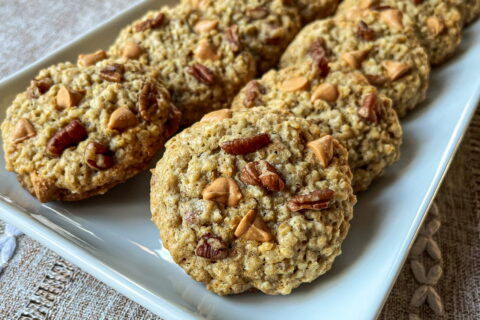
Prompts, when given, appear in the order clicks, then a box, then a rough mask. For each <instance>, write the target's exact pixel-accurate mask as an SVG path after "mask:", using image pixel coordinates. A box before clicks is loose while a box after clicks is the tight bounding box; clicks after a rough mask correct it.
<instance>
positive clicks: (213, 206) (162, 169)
mask: <svg viewBox="0 0 480 320" xmlns="http://www.w3.org/2000/svg"><path fill="white" fill-rule="evenodd" d="M321 159H323V160H327V161H326V162H323V161H322V160H321ZM350 183H351V172H350V169H349V167H348V161H347V151H346V150H345V148H344V147H342V146H341V144H340V143H338V142H337V141H336V140H335V139H334V138H332V137H331V136H322V135H321V133H320V132H319V131H318V127H316V126H312V125H311V124H310V123H309V122H308V121H306V120H303V119H300V118H295V117H291V116H288V115H286V114H285V115H284V114H283V113H280V112H275V111H272V110H270V109H265V108H253V109H250V110H247V111H241V112H233V114H232V111H231V110H228V109H226V110H222V111H217V112H216V113H215V114H213V115H207V116H206V118H205V119H203V121H202V122H199V123H197V124H195V125H193V126H192V127H190V128H187V129H185V130H184V131H183V132H181V133H180V134H178V135H176V136H175V137H174V138H173V139H171V140H170V141H169V142H168V143H167V145H166V151H165V154H164V156H163V158H162V159H161V160H160V161H159V162H158V163H157V167H156V168H155V169H154V170H153V176H152V180H151V193H150V200H151V211H152V215H153V221H154V222H155V224H156V225H157V227H158V228H159V229H160V235H161V238H162V242H163V245H164V246H165V248H166V249H168V250H169V251H170V253H171V255H172V257H173V259H174V261H175V262H176V263H178V264H179V265H180V266H181V267H182V268H183V269H184V270H185V271H186V272H187V273H188V274H189V275H190V276H191V277H192V278H193V279H195V280H197V281H200V282H203V283H205V284H206V286H207V288H208V289H209V290H211V291H213V292H215V293H217V294H219V295H227V294H235V293H241V292H244V291H247V290H253V289H258V290H260V291H262V292H264V293H266V294H289V293H290V292H291V291H292V290H293V289H294V288H296V287H298V286H299V285H300V284H302V283H305V282H311V281H313V280H315V279H316V278H317V277H319V276H320V275H322V274H323V273H325V272H327V271H328V270H329V269H330V268H331V266H332V263H333V260H334V259H335V257H336V256H338V255H339V254H340V253H341V243H342V241H343V240H344V238H345V236H346V234H347V232H348V229H349V221H350V220H351V218H352V207H353V205H354V203H355V202H356V198H355V196H354V195H353V192H352V188H351V185H350Z"/></svg>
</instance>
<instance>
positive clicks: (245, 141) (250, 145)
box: [220, 133, 272, 155]
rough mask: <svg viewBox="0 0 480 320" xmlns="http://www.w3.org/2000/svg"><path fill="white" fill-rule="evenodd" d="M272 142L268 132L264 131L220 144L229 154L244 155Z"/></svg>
mask: <svg viewBox="0 0 480 320" xmlns="http://www.w3.org/2000/svg"><path fill="white" fill-rule="evenodd" d="M270 142H272V141H271V140H270V135H269V134H268V133H262V134H259V135H256V136H253V137H248V138H241V139H235V140H231V141H226V142H224V143H222V144H221V145H220V148H222V150H223V151H225V152H226V153H228V154H233V155H242V154H248V153H252V152H255V151H257V150H260V149H262V148H264V147H266V146H268V145H269V144H270Z"/></svg>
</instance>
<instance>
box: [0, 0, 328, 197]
mask: <svg viewBox="0 0 480 320" xmlns="http://www.w3.org/2000/svg"><path fill="white" fill-rule="evenodd" d="M315 3H316V2H315ZM336 3H337V1H336V0H327V1H325V0H322V1H318V4H315V5H313V3H310V2H307V1H303V0H298V1H296V2H288V1H282V0H268V1H259V0H235V1H234V3H232V1H205V0H203V1H185V2H184V3H182V4H179V5H177V6H175V7H173V8H169V7H164V8H162V9H160V10H158V11H154V12H149V13H147V14H146V15H145V16H144V17H142V18H141V19H139V20H137V21H135V22H133V23H132V24H131V25H129V26H127V27H126V28H125V29H124V30H122V31H121V33H120V35H119V37H118V39H117V40H116V42H115V44H114V45H113V46H112V47H111V48H110V50H109V51H108V52H105V51H103V50H100V51H97V52H95V53H92V54H84V55H80V57H79V60H78V63H77V65H76V66H75V65H73V64H69V63H65V64H63V63H62V64H58V65H55V66H52V67H50V68H47V69H45V70H42V71H41V72H40V74H39V75H38V76H37V77H36V78H35V80H33V81H32V83H31V86H30V87H29V88H28V89H27V92H24V93H21V94H19V95H18V96H17V97H16V98H15V101H14V102H13V104H12V105H11V107H9V108H8V110H7V117H6V119H5V121H4V123H3V124H2V138H3V141H4V150H5V159H6V167H7V170H11V171H15V172H16V173H17V175H18V178H19V180H20V182H21V183H22V185H23V186H24V187H25V188H27V189H28V190H29V191H30V192H32V194H34V195H35V196H36V197H37V198H38V199H39V200H40V201H43V202H46V201H51V200H79V199H84V198H87V197H90V196H92V195H96V194H102V193H104V192H106V191H107V190H108V189H110V188H111V187H113V186H114V185H116V184H118V183H120V182H123V181H125V180H126V179H128V178H130V177H131V176H133V175H135V174H136V173H138V172H140V171H141V170H144V169H145V168H146V167H147V166H148V162H149V161H150V159H151V158H152V157H153V156H154V155H155V153H156V152H157V151H158V150H159V149H160V148H161V147H162V145H163V141H164V140H165V139H167V138H168V137H169V136H170V135H171V134H173V132H175V131H176V130H177V128H178V122H179V115H180V114H179V112H178V110H177V109H176V108H174V107H173V105H176V106H177V107H178V108H179V109H180V111H182V112H183V115H184V116H183V118H182V119H183V120H182V124H183V125H187V124H190V123H192V122H194V121H196V120H198V119H199V118H200V117H201V116H202V115H203V114H205V113H207V112H209V111H211V110H215V109H219V108H222V107H225V106H227V105H228V104H229V103H230V102H231V100H232V98H233V97H234V95H235V94H236V93H237V91H238V90H239V89H240V88H241V87H242V86H243V85H244V84H245V83H246V82H248V81H249V80H250V79H252V78H253V77H254V76H255V75H256V74H257V72H260V71H262V70H266V69H268V68H270V67H271V66H272V65H273V64H275V63H276V61H278V57H279V56H280V54H281V52H282V51H283V49H284V48H285V47H286V45H287V44H288V43H289V41H290V40H291V39H292V38H293V36H294V35H295V34H296V33H297V32H298V31H299V29H300V27H301V19H300V16H299V10H298V9H297V7H296V6H294V5H293V4H296V5H298V6H299V8H304V9H305V8H307V7H309V6H311V5H313V7H312V8H315V9H316V10H317V12H318V13H319V14H320V13H322V12H323V13H325V14H327V13H331V12H332V10H331V9H333V8H335V7H336ZM308 11H309V10H306V11H305V12H308ZM161 82H163V83H161ZM167 90H169V91H170V92H171V95H170V94H168V91H167ZM146 105H147V107H146ZM53 149H56V150H55V152H51V150H53ZM92 159H93V160H92ZM93 162H96V163H97V164H93V165H92V163H93Z"/></svg>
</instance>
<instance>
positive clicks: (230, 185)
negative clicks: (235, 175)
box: [202, 177, 242, 207]
mask: <svg viewBox="0 0 480 320" xmlns="http://www.w3.org/2000/svg"><path fill="white" fill-rule="evenodd" d="M202 198H203V199H204V200H211V201H215V202H219V203H223V204H226V205H227V206H231V207H233V206H236V205H237V204H238V202H239V201H240V199H242V193H241V192H240V189H239V188H238V185H237V183H236V182H235V180H233V179H232V178H225V177H220V178H217V179H215V180H214V181H213V182H212V183H211V184H209V185H208V186H207V187H206V188H205V190H203V192H202Z"/></svg>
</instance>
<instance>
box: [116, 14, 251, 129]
mask: <svg viewBox="0 0 480 320" xmlns="http://www.w3.org/2000/svg"><path fill="white" fill-rule="evenodd" d="M229 27H230V26H227V25H224V24H223V23H222V22H221V20H220V19H219V18H216V17H211V16H207V15H206V14H204V13H202V11H200V10H197V9H195V8H192V7H190V6H186V5H177V6H175V7H174V8H168V7H164V8H162V9H161V10H159V11H152V12H149V13H147V14H146V15H145V16H143V17H142V18H140V19H139V20H137V21H135V22H133V23H132V24H131V25H129V26H127V27H126V28H125V29H123V30H122V31H121V33H120V35H119V37H118V38H117V40H116V42H115V44H114V45H113V46H112V47H111V48H110V51H109V53H110V54H111V55H113V56H125V57H128V58H130V59H137V60H138V61H140V62H141V63H142V64H145V65H149V66H151V67H152V68H154V69H155V70H156V71H157V72H158V74H159V77H160V79H161V80H162V81H163V82H164V83H165V85H166V86H167V88H168V89H169V90H170V92H171V94H172V100H173V102H174V103H175V105H176V106H177V107H178V108H179V109H180V110H181V111H182V113H183V118H182V125H189V124H191V123H193V122H195V121H197V120H198V119H200V118H201V116H202V115H203V114H205V113H208V112H210V111H213V110H216V109H221V108H225V107H226V106H228V105H229V103H230V102H231V99H232V98H233V97H234V95H235V94H236V93H237V91H238V90H239V89H240V88H241V87H242V86H243V85H244V84H245V83H246V82H247V81H248V80H250V79H251V78H252V77H253V76H254V75H255V72H256V68H255V59H254V58H253V56H252V54H251V53H250V52H249V51H247V50H237V49H236V48H235V47H234V46H232V44H231V42H229V41H228V39H227V29H228V28H229Z"/></svg>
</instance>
